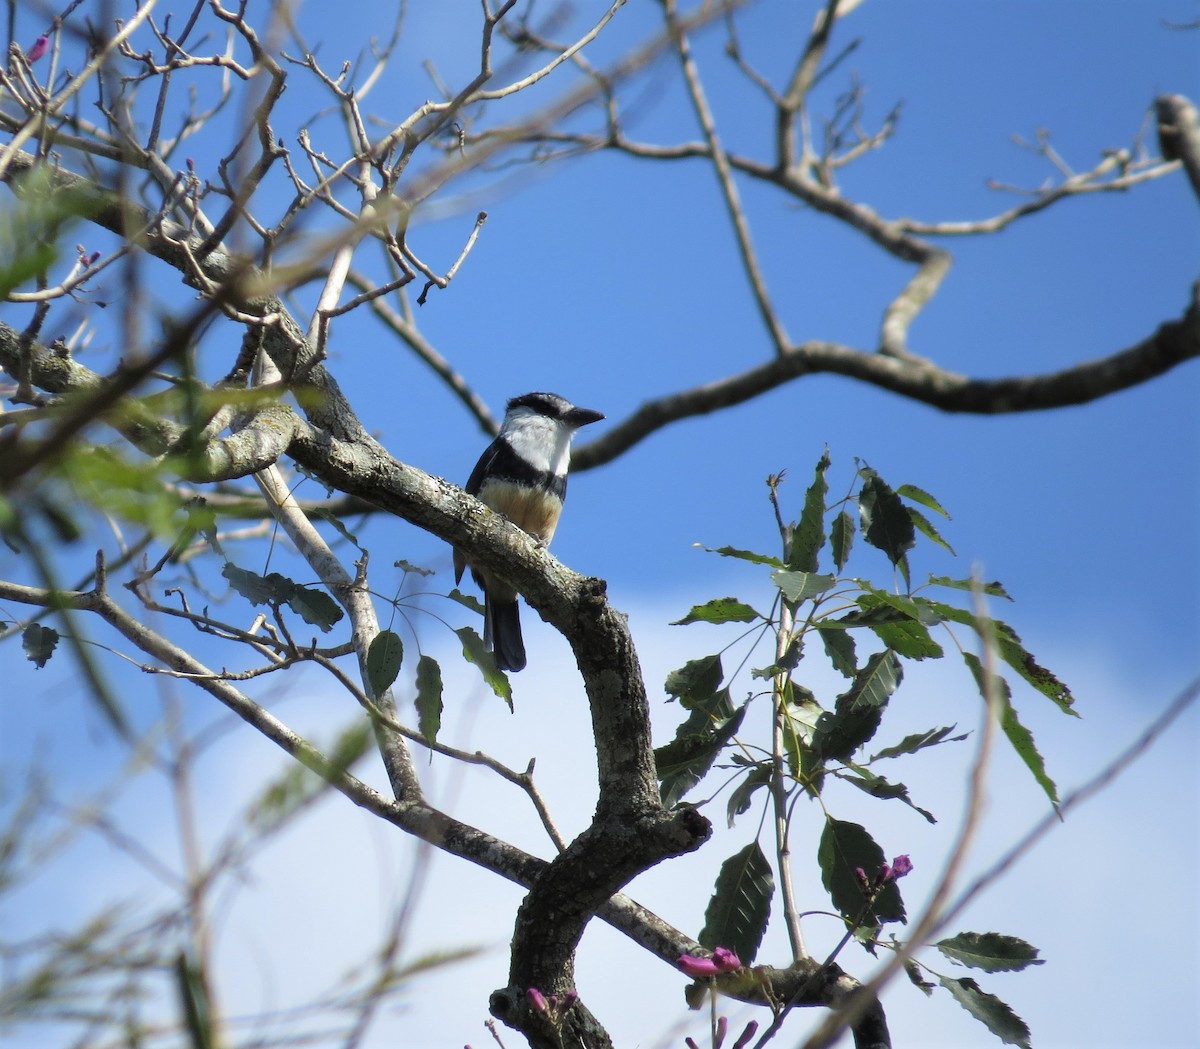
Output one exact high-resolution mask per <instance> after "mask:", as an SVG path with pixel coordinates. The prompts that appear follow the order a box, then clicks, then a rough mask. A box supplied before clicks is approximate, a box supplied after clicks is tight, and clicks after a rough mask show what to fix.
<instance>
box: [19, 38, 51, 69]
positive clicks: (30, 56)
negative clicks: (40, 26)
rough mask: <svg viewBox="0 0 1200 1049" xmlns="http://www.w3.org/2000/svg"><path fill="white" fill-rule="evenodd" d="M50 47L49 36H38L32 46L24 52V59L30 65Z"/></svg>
mask: <svg viewBox="0 0 1200 1049" xmlns="http://www.w3.org/2000/svg"><path fill="white" fill-rule="evenodd" d="M49 49H50V38H49V37H48V36H39V37H38V38H37V39H36V40H35V41H34V42H33V46H32V47H31V48H30V49H29V50H28V51H26V52H25V61H26V62H28V63H29V64H30V65H32V64H33V63H34V62H36V61H37V60H38V59H39V58H41V57H42V55H44V54H45V53H46V52H47V51H48V50H49Z"/></svg>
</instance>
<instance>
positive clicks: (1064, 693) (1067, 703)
mask: <svg viewBox="0 0 1200 1049" xmlns="http://www.w3.org/2000/svg"><path fill="white" fill-rule="evenodd" d="M991 622H992V624H993V626H994V628H995V637H996V647H997V649H998V650H999V652H1000V658H1001V659H1003V660H1004V662H1005V663H1007V664H1008V665H1009V666H1010V667H1012V668H1013V670H1015V671H1016V672H1017V673H1018V674H1020V675H1021V677H1023V678H1024V679H1025V680H1026V681H1027V682H1028V683H1029V684H1031V685H1032V686H1033V687H1034V688H1035V689H1037V690H1038V691H1039V692H1040V693H1041V694H1042V695H1043V696H1046V697H1047V698H1048V699H1050V700H1052V701H1053V702H1054V704H1055V706H1057V707H1058V709H1059V710H1061V711H1062V712H1063V713H1064V714H1070V715H1072V716H1073V717H1079V715H1078V713H1076V711H1075V710H1074V709H1073V708H1072V705H1073V704H1074V702H1075V697H1074V696H1073V695H1071V690H1070V689H1069V688H1067V686H1066V685H1064V684H1063V683H1062V682H1061V681H1059V680H1058V678H1057V677H1055V676H1054V675H1053V674H1052V673H1050V671H1049V670H1047V669H1046V668H1045V667H1043V666H1041V665H1039V664H1038V662H1037V660H1035V659H1034V658H1033V655H1032V654H1031V653H1030V652H1029V651H1028V649H1026V648H1025V646H1024V645H1023V644H1022V643H1021V639H1020V638H1019V637H1018V636H1017V632H1016V631H1015V630H1013V628H1012V627H1010V626H1009V625H1008V624H1007V623H1002V622H1000V620H998V619H993V620H992V621H991Z"/></svg>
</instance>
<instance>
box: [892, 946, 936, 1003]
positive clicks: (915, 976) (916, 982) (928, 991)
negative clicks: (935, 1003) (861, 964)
mask: <svg viewBox="0 0 1200 1049" xmlns="http://www.w3.org/2000/svg"><path fill="white" fill-rule="evenodd" d="M894 939H895V937H893V940H894ZM904 974H905V975H906V976H907V977H908V979H909V982H910V983H911V984H912V985H913V986H914V987H916V988H918V989H920V990H922V991H924V992H925V997H926V998H930V997H932V996H933V989H934V987H935V986H936V985H935V984H932V983H930V982H929V981H928V980H927V979H925V976H924V973H923V972H922V971H921V967H920V966H919V965H918V964H917V963H916V962H915V961H913V960H912V959H911V958H905V959H904Z"/></svg>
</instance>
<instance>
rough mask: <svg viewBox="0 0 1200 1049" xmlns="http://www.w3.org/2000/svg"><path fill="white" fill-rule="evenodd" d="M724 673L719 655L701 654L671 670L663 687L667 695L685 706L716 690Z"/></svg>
mask: <svg viewBox="0 0 1200 1049" xmlns="http://www.w3.org/2000/svg"><path fill="white" fill-rule="evenodd" d="M724 673H725V672H724V670H722V669H721V657H720V656H719V655H716V656H703V657H701V658H700V659H692V660H689V661H688V662H687V663H685V664H684V665H683V666H681V667H680V668H679V669H678V670H672V671H671V673H669V674H668V675H667V680H666V683H665V684H664V685H663V688H664V689H665V690H666V692H667V694H668V695H670V696H675V697H676V698H677V699H679V700H680V701H682V703H683V704H684V706H687V705H689V704H690V703H692V702H694V701H695V700H696V699H703V698H704V697H706V696H711V695H712V694H713V693H714V692H716V690H717V687H718V686H719V685H720V684H721V678H722V677H723V676H724Z"/></svg>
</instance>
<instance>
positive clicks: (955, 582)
mask: <svg viewBox="0 0 1200 1049" xmlns="http://www.w3.org/2000/svg"><path fill="white" fill-rule="evenodd" d="M929 585H930V586H944V587H949V588H950V589H951V590H968V591H971V592H974V591H975V590H976V589H979V590H981V591H982V592H983V593H985V594H987V595H988V596H989V597H1003V598H1006V599H1007V600H1009V601H1011V600H1012V597H1011V596H1010V595H1009V593H1008V591H1007V590H1005V589H1004V587H1003V586H1002V585H1001V584H1000V583H999V582H996V581H993V582H991V583H984V582H981V581H979V580H977V579H951V578H950V577H949V576H944V575H931V576H930V577H929Z"/></svg>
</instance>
